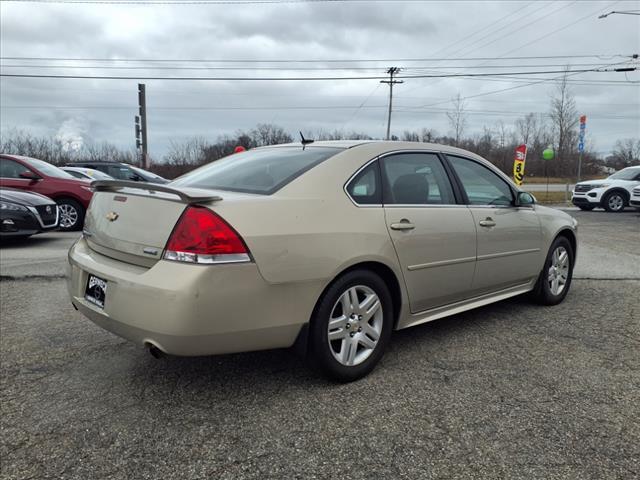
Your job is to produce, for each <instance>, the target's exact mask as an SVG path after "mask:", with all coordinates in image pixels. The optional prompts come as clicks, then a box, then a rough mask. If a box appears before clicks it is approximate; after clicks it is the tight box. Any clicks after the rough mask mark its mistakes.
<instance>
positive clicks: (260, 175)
mask: <svg viewBox="0 0 640 480" xmlns="http://www.w3.org/2000/svg"><path fill="white" fill-rule="evenodd" d="M342 150H343V149H341V148H331V147H307V148H305V149H304V150H303V149H302V147H278V148H266V149H264V150H263V149H259V150H249V151H248V152H243V153H236V154H234V155H231V156H229V157H226V158H223V159H221V160H217V161H215V162H212V163H210V164H208V165H205V166H204V167H201V168H199V169H197V170H194V171H193V172H190V173H187V174H186V175H184V176H182V177H180V178H179V179H177V180H175V181H173V182H172V183H171V184H172V185H175V186H180V187H194V188H208V189H215V190H229V191H232V192H245V193H257V194H262V195H271V194H272V193H274V192H276V191H278V190H280V189H281V188H282V187H284V186H285V185H286V184H288V183H289V182H291V181H292V180H294V179H295V178H297V177H298V176H300V175H302V174H303V173H304V172H306V171H307V170H309V169H311V168H313V167H315V166H316V165H318V164H319V163H321V162H323V161H324V160H326V159H327V158H329V157H332V156H334V155H336V154H338V153H340V152H341V151H342Z"/></svg>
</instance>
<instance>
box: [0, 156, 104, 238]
mask: <svg viewBox="0 0 640 480" xmlns="http://www.w3.org/2000/svg"><path fill="white" fill-rule="evenodd" d="M89 185H90V182H88V181H85V180H79V179H77V178H75V177H72V176H71V175H69V174H68V173H67V172H65V171H64V170H61V169H59V168H58V167H56V166H54V165H51V164H50V163H47V162H44V161H42V160H37V159H35V158H29V157H21V156H18V155H5V154H0V186H2V187H11V188H18V189H20V190H26V191H29V192H36V193H40V194H41V195H46V196H47V197H49V198H51V199H53V200H55V202H56V203H57V204H58V210H59V212H60V230H79V229H81V228H82V225H83V223H84V214H85V212H86V211H87V207H88V206H89V202H90V201H91V196H92V195H93V192H92V191H91V188H90V186H89Z"/></svg>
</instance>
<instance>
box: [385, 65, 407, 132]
mask: <svg viewBox="0 0 640 480" xmlns="http://www.w3.org/2000/svg"><path fill="white" fill-rule="evenodd" d="M399 72H400V69H399V68H398V67H390V68H389V70H387V73H388V74H389V80H380V83H388V84H389V117H388V118H387V140H389V139H390V138H391V111H392V110H393V86H394V85H395V84H396V83H404V82H403V81H402V80H394V79H393V76H394V75H396V74H397V73H399Z"/></svg>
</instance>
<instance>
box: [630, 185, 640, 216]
mask: <svg viewBox="0 0 640 480" xmlns="http://www.w3.org/2000/svg"><path fill="white" fill-rule="evenodd" d="M629 205H631V206H632V207H636V210H639V211H640V185H638V186H637V187H635V188H634V189H633V190H632V191H631V200H629Z"/></svg>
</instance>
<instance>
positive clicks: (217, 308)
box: [68, 238, 314, 356]
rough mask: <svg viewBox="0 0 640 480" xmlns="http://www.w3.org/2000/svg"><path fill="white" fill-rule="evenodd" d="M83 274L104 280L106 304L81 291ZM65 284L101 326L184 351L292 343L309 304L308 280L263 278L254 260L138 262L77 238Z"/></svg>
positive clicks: (143, 341) (171, 350)
mask: <svg viewBox="0 0 640 480" xmlns="http://www.w3.org/2000/svg"><path fill="white" fill-rule="evenodd" d="M89 274H94V275H97V276H98V277H100V278H102V279H104V280H106V281H107V292H106V300H105V305H104V309H100V308H98V307H97V306H95V305H93V304H92V303H90V302H88V301H87V300H85V298H84V293H85V289H86V285H87V281H88V276H89ZM68 290H69V294H70V296H71V301H72V302H73V304H74V305H75V306H76V307H77V308H78V310H80V312H82V313H83V314H84V315H85V316H86V317H87V318H89V319H90V320H91V321H92V322H94V323H95V324H97V325H99V326H100V327H102V328H104V329H105V330H108V331H110V332H112V333H115V334H116V335H119V336H121V337H123V338H126V339H128V340H130V341H132V342H135V343H137V344H140V345H149V344H152V345H155V346H156V347H158V348H159V349H160V350H162V351H163V352H166V353H169V354H173V355H184V356H194V355H213V354H223V353H233V352H243V351H251V350H264V349H272V348H283V347H290V346H291V345H293V343H294V342H295V339H296V337H297V335H298V333H299V331H300V329H301V327H302V325H303V324H304V323H306V322H308V320H309V315H310V313H311V310H312V309H313V303H314V302H311V299H312V295H310V291H309V287H308V286H305V287H300V286H295V285H292V284H286V285H271V284H268V283H267V282H266V281H265V280H264V279H263V278H262V276H261V275H260V273H259V271H258V269H257V267H256V265H255V264H254V263H249V264H235V265H211V266H206V265H188V264H181V263H177V262H170V261H163V260H161V261H159V262H157V263H156V264H155V265H154V266H153V267H151V268H144V267H139V266H136V265H131V264H127V263H124V262H120V261H118V260H114V259H111V258H109V257H106V256H103V255H101V254H99V253H96V252H94V251H92V250H91V249H90V248H89V247H88V245H87V243H86V241H85V240H84V239H83V238H81V239H80V240H79V241H78V242H77V243H76V244H75V245H74V246H73V247H72V248H71V250H70V251H69V275H68ZM309 303H311V305H309Z"/></svg>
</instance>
